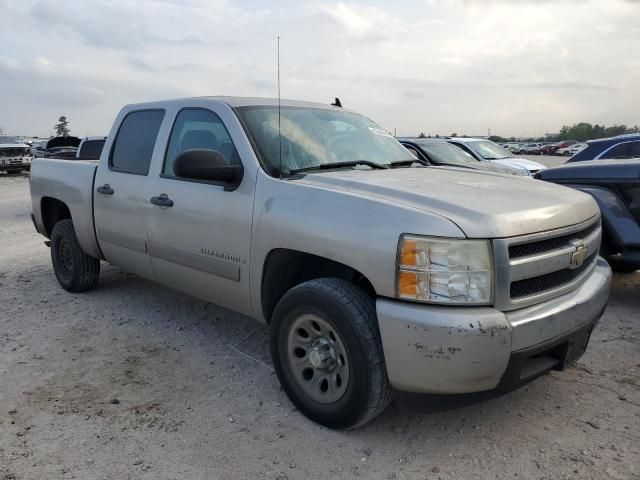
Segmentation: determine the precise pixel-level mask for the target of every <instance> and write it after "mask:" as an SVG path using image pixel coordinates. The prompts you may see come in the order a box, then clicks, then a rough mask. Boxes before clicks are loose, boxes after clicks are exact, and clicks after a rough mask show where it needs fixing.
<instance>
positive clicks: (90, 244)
mask: <svg viewBox="0 0 640 480" xmlns="http://www.w3.org/2000/svg"><path fill="white" fill-rule="evenodd" d="M97 168H98V161H97V160H75V159H69V160H66V159H59V158H36V159H34V160H33V163H32V165H31V202H32V209H33V210H32V211H33V216H34V222H35V224H36V228H37V230H38V231H39V232H40V233H42V234H43V235H45V236H47V237H49V236H50V234H51V231H50V229H51V228H52V225H50V224H49V222H47V219H45V218H43V217H42V204H43V202H44V201H56V200H57V201H60V202H62V203H64V204H65V205H67V207H68V208H69V212H70V213H71V218H72V220H73V224H74V226H75V228H76V235H77V237H78V242H80V245H81V246H82V249H83V250H84V251H85V252H86V253H87V254H88V255H91V256H93V257H97V258H100V257H101V256H102V255H101V253H100V249H99V247H98V242H97V240H96V234H95V226H94V220H93V182H94V178H95V174H96V169H97Z"/></svg>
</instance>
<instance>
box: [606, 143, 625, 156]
mask: <svg viewBox="0 0 640 480" xmlns="http://www.w3.org/2000/svg"><path fill="white" fill-rule="evenodd" d="M628 151H629V144H628V143H619V144H618V145H616V146H615V147H613V148H611V149H609V150H608V151H606V152H605V153H603V154H602V157H600V158H624V157H628V156H629V153H628Z"/></svg>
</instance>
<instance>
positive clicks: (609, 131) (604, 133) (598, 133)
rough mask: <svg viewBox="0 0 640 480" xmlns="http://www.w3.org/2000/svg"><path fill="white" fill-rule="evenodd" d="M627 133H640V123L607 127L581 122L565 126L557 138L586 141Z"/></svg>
mask: <svg viewBox="0 0 640 480" xmlns="http://www.w3.org/2000/svg"><path fill="white" fill-rule="evenodd" d="M625 133H640V128H639V127H638V125H635V126H633V127H627V126H626V125H612V126H610V127H605V126H604V125H598V124H595V125H591V124H590V123H586V122H580V123H576V124H574V125H571V126H567V125H565V126H563V127H562V128H561V129H560V133H559V134H558V135H557V138H556V140H578V141H579V142H584V141H586V140H594V139H596V138H606V137H615V136H616V135H624V134H625Z"/></svg>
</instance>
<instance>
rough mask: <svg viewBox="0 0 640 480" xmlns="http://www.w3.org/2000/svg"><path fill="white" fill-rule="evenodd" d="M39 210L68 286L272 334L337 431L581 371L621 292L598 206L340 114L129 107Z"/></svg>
mask: <svg viewBox="0 0 640 480" xmlns="http://www.w3.org/2000/svg"><path fill="white" fill-rule="evenodd" d="M31 196H32V203H33V220H34V223H35V227H36V229H37V231H38V232H40V233H41V234H42V235H44V236H45V237H47V238H49V239H50V240H49V241H47V242H46V243H47V244H48V245H50V248H51V259H52V262H53V269H54V272H55V275H56V277H57V279H58V281H59V282H60V284H61V285H62V287H63V288H65V289H66V290H69V291H72V292H79V291H84V290H89V289H91V288H94V287H95V286H96V285H97V284H98V276H99V271H100V261H101V260H104V261H107V262H109V263H111V264H113V265H117V266H118V267H120V268H121V269H123V270H126V271H128V272H133V273H135V274H138V275H140V276H141V277H144V278H147V279H149V280H152V281H155V282H158V283H161V284H164V285H167V286H169V287H171V288H174V289H177V290H181V291H183V292H186V293H188V294H190V295H194V296H196V297H199V298H201V299H203V300H206V301H209V302H214V303H216V304H219V305H222V306H224V307H227V308H229V309H231V310H235V311H237V312H241V313H243V314H246V315H249V316H252V317H254V318H256V319H258V320H259V321H261V322H264V323H266V324H268V325H269V327H270V331H271V352H272V357H273V363H274V366H275V369H276V372H277V374H278V378H279V380H280V382H281V383H282V385H283V387H284V389H285V391H286V393H287V394H288V395H289V397H290V398H291V400H292V402H293V403H294V404H295V405H296V406H297V407H298V408H299V409H300V410H301V411H302V412H304V413H305V414H306V415H307V416H308V417H310V418H311V419H313V420H315V421H317V422H319V423H321V424H324V425H327V426H329V427H333V428H351V427H355V426H358V425H361V424H363V423H365V422H367V421H369V420H371V419H372V418H374V417H375V416H376V415H378V414H380V413H381V412H382V411H383V410H384V409H385V407H386V406H387V405H388V403H389V401H390V399H391V393H392V391H393V389H396V390H400V391H409V392H426V393H442V394H445V393H464V392H477V391H483V390H490V389H494V388H503V387H512V386H514V385H519V384H522V383H524V382H526V381H528V380H530V379H532V378H534V377H536V376H538V375H540V374H542V373H543V372H546V371H548V370H549V369H552V368H556V369H562V368H565V367H566V366H568V365H571V364H572V363H573V362H574V361H575V360H576V359H577V358H579V357H580V356H581V355H582V353H583V352H584V350H585V348H586V345H587V342H588V340H589V336H590V334H591V331H592V329H593V328H594V325H595V323H596V322H597V320H598V319H599V318H600V316H601V314H602V312H603V310H604V308H605V306H606V304H607V299H608V296H609V281H610V275H611V274H610V269H609V267H608V265H607V263H606V262H605V261H604V260H602V259H601V258H599V257H598V248H599V245H600V239H601V228H600V214H599V211H598V207H597V206H596V204H595V202H594V201H593V200H592V199H591V197H589V196H588V195H584V194H582V193H580V192H577V191H575V190H571V189H568V188H565V187H560V186H556V185H553V184H549V183H546V182H539V181H531V180H530V179H520V178H517V177H513V176H507V175H500V174H492V173H486V172H480V171H469V170H465V169H458V168H455V167H432V166H424V165H422V164H421V163H420V160H418V159H416V158H415V157H413V156H411V155H410V154H408V153H407V150H405V148H404V147H403V146H402V145H401V144H400V143H398V142H397V141H396V140H395V139H394V138H393V137H392V136H391V135H389V134H388V133H387V132H386V131H385V130H384V129H382V128H380V127H379V126H378V125H376V124H375V123H373V122H372V121H370V120H369V119H368V118H366V117H364V116H362V115H359V114H357V113H355V112H352V111H348V110H346V109H343V108H340V107H336V106H329V105H320V104H314V103H306V102H297V101H282V103H281V105H279V104H278V101H277V100H271V99H257V98H231V97H206V98H191V99H182V100H172V101H162V102H155V103H145V104H139V105H129V106H126V107H125V108H123V109H122V111H121V112H120V113H119V114H118V116H117V118H116V120H115V123H114V125H113V128H112V130H111V132H110V133H109V135H108V137H107V140H106V144H105V146H104V150H103V152H102V156H101V157H100V160H99V161H98V162H92V161H67V160H55V159H36V160H35V161H34V162H33V167H32V173H31Z"/></svg>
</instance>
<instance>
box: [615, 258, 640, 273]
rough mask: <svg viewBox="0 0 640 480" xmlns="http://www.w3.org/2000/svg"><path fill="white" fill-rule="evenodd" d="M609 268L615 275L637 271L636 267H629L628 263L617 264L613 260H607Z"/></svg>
mask: <svg viewBox="0 0 640 480" xmlns="http://www.w3.org/2000/svg"><path fill="white" fill-rule="evenodd" d="M609 266H610V267H611V270H613V271H614V272H616V273H633V272H635V271H637V270H638V266H637V265H629V264H628V263H622V262H617V261H615V260H609Z"/></svg>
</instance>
